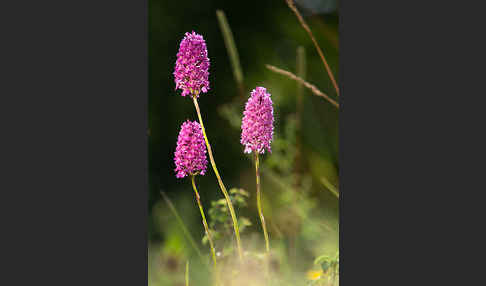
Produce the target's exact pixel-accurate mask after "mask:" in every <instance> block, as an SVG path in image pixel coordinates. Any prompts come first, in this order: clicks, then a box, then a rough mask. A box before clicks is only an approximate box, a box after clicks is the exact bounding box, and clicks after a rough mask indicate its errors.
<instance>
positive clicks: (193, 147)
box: [174, 120, 208, 178]
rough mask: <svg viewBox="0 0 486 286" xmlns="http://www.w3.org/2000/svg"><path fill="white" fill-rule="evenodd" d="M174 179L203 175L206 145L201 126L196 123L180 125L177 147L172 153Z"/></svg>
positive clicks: (204, 171) (205, 163)
mask: <svg viewBox="0 0 486 286" xmlns="http://www.w3.org/2000/svg"><path fill="white" fill-rule="evenodd" d="M174 162H175V165H176V169H175V172H176V177H177V178H184V177H185V176H189V175H198V174H200V175H204V174H205V173H206V167H207V165H208V161H207V160H206V145H205V143H204V137H203V133H202V129H201V125H199V123H197V122H196V121H193V122H191V121H189V120H187V121H186V122H184V123H183V124H182V125H181V130H180V132H179V137H178V138H177V147H176V151H175V153H174Z"/></svg>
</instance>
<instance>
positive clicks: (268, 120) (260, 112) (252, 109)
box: [240, 87, 274, 153]
mask: <svg viewBox="0 0 486 286" xmlns="http://www.w3.org/2000/svg"><path fill="white" fill-rule="evenodd" d="M273 120H274V119H273V106H272V99H271V98H270V93H267V89H266V88H264V87H257V88H255V89H254V90H253V91H252V92H251V96H250V98H249V99H248V101H247V102H246V106H245V111H244V112H243V120H242V123H241V141H240V142H241V144H243V145H245V153H251V152H252V151H255V152H258V153H264V152H265V149H266V150H267V151H268V152H272V149H271V147H270V144H271V143H272V138H273Z"/></svg>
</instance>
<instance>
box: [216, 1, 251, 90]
mask: <svg viewBox="0 0 486 286" xmlns="http://www.w3.org/2000/svg"><path fill="white" fill-rule="evenodd" d="M216 16H217V18H218V23H219V27H220V29H221V32H222V34H223V39H224V44H225V46H226V50H227V51H228V55H229V58H230V62H231V67H232V68H233V76H234V78H235V80H236V83H237V84H238V88H239V90H240V93H241V95H243V93H244V87H243V71H242V69H241V65H240V57H239V55H238V50H237V49H236V45H235V40H234V38H233V32H232V31H231V28H230V26H229V25H228V20H227V19H226V15H225V14H224V12H223V11H222V10H216Z"/></svg>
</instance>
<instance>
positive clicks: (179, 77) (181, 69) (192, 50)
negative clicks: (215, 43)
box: [174, 31, 209, 97]
mask: <svg viewBox="0 0 486 286" xmlns="http://www.w3.org/2000/svg"><path fill="white" fill-rule="evenodd" d="M208 77H209V58H208V50H207V48H206V42H205V41H204V38H203V37H202V36H201V35H199V34H196V33H195V32H194V31H192V33H186V34H185V37H184V39H183V40H182V41H181V44H180V46H179V52H178V53H177V60H176V64H175V69H174V81H175V84H176V89H180V90H182V94H181V95H182V96H186V95H188V94H192V95H196V96H198V97H199V94H200V93H201V92H203V93H206V92H208V90H209V80H208Z"/></svg>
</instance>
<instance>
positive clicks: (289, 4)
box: [287, 0, 339, 95]
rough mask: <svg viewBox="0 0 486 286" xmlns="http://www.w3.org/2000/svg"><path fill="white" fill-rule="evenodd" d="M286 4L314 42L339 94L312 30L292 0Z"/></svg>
mask: <svg viewBox="0 0 486 286" xmlns="http://www.w3.org/2000/svg"><path fill="white" fill-rule="evenodd" d="M287 5H288V6H289V8H290V9H291V10H292V11H293V12H294V13H295V15H296V16H297V19H299V22H300V24H301V25H302V27H303V28H304V30H306V31H307V33H308V34H309V36H310V38H311V40H312V42H313V43H314V46H315V47H316V49H317V52H318V53H319V56H320V57H321V60H322V62H323V63H324V67H325V68H326V71H327V73H328V74H329V78H331V82H332V84H333V85H334V88H335V89H336V93H337V95H339V87H338V85H337V82H336V79H334V75H333V74H332V71H331V68H329V65H328V64H327V61H326V58H325V57H324V54H323V53H322V50H321V48H320V47H319V44H317V41H316V39H315V38H314V35H313V34H312V31H311V30H310V28H309V26H308V25H307V23H306V22H305V21H304V18H303V17H302V15H301V14H300V12H299V10H297V7H295V4H294V1H293V0H287Z"/></svg>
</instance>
